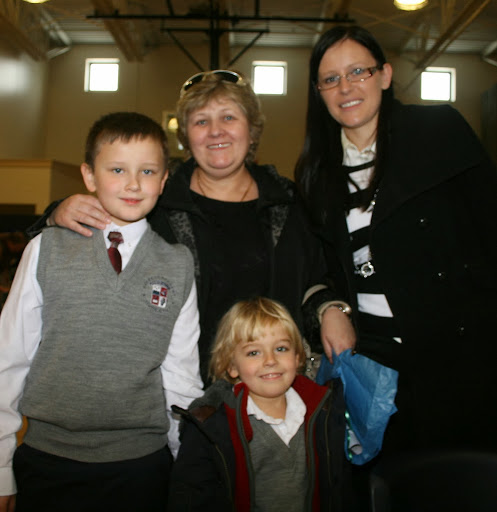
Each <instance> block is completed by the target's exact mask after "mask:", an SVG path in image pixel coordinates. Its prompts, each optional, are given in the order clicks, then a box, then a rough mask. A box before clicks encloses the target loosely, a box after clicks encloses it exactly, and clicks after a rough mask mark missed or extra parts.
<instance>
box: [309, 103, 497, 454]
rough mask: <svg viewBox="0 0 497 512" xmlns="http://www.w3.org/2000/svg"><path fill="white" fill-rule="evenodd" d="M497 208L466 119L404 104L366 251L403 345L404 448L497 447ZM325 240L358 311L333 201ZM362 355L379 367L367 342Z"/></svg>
mask: <svg viewBox="0 0 497 512" xmlns="http://www.w3.org/2000/svg"><path fill="white" fill-rule="evenodd" d="M311 197H312V194H311ZM496 202H497V172H496V169H495V166H494V165H493V163H492V162H491V161H490V160H489V157H488V156H487V154H486V153H485V151H484V150H483V148H482V146H481V144H480V143H479V141H478V139H477V138H476V136H475V134H474V133H473V131H472V130H471V129H470V127H469V126H468V124H467V123H466V121H465V120H464V119H463V118H462V116H461V115H460V114H459V113H458V112H457V111H455V110H454V109H452V108H451V107H448V106H438V107H423V106H403V105H400V104H396V105H395V108H394V111H393V114H392V118H391V126H390V140H389V152H388V157H387V159H386V162H385V174H384V177H383V179H382V181H381V183H380V186H379V191H378V194H377V197H376V205H375V208H374V212H373V216H372V220H371V228H370V241H369V242H370V247H371V253H372V257H373V261H374V264H375V270H376V272H377V274H378V278H379V280H380V282H381V285H382V289H383V292H384V294H385V295H386V297H387V299H388V302H389V305H390V307H391V310H392V312H393V315H394V317H395V320H396V324H397V326H398V328H399V330H400V336H401V337H402V341H403V343H402V346H401V361H400V365H399V370H400V381H399V396H398V406H399V414H398V415H397V419H395V420H394V422H395V421H397V424H398V425H400V424H402V427H400V428H401V436H403V437H402V440H401V441H400V442H401V443H402V446H404V447H409V446H410V445H412V446H422V447H431V446H438V447H440V446H445V445H447V446H454V445H456V446H468V447H480V446H483V447H486V448H493V449H495V448H497V436H495V432H496V431H497V413H496V410H497V408H496V407H495V404H496V403H497V372H496V371H495V370H494V366H495V362H496V360H497V358H496V356H497V339H496V338H497V334H496V333H495V328H494V327H493V318H492V317H493V315H495V312H496V311H497V273H496V272H495V271H494V262H495V258H494V255H495V254H496V249H497V214H496V210H495V204H496ZM319 234H320V236H321V238H322V239H323V240H324V241H325V252H326V256H327V260H328V267H329V271H330V273H331V275H332V277H333V280H334V282H335V284H336V287H337V293H338V294H339V295H341V296H342V297H343V298H344V299H345V300H347V301H349V302H350V304H351V305H352V306H353V308H354V310H357V297H356V292H355V290H354V288H353V283H354V280H353V271H354V268H353V261H352V255H351V249H350V243H349V235H348V231H347V226H346V221H345V212H344V210H343V209H342V208H341V203H340V202H339V201H337V199H336V198H334V197H333V194H332V195H331V197H330V201H329V211H328V215H327V221H326V224H325V225H322V226H321V227H320V228H319ZM358 350H359V351H363V352H366V353H368V355H372V357H375V354H374V353H371V352H370V351H369V350H370V349H369V348H368V349H367V350H366V348H365V347H363V345H361V339H360V333H359V342H358ZM383 362H385V361H383ZM386 362H387V363H388V361H386ZM490 404H492V405H490ZM394 418H395V416H394ZM387 441H388V431H387Z"/></svg>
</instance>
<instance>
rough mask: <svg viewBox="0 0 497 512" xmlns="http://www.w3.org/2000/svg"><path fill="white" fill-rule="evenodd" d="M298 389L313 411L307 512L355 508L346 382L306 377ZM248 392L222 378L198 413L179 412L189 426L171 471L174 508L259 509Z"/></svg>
mask: <svg viewBox="0 0 497 512" xmlns="http://www.w3.org/2000/svg"><path fill="white" fill-rule="evenodd" d="M293 387H294V389H295V390H296V391H297V392H298V393H299V395H300V396H301V397H302V399H303V400H304V402H305V403H306V406H307V413H306V417H305V425H306V447H307V468H308V475H309V488H308V491H307V495H306V496H307V499H306V503H307V505H306V509H305V510H306V511H325V510H326V511H333V512H340V511H343V512H345V511H349V510H351V509H350V507H349V506H348V504H349V503H350V502H351V500H352V499H353V496H352V493H351V492H350V488H349V473H350V463H349V462H348V461H347V459H346V456H345V450H344V439H345V405H344V400H343V389H342V384H341V382H340V381H339V380H336V381H332V385H331V386H330V388H326V387H323V386H318V385H317V384H315V383H314V382H312V381H311V380H309V379H307V378H306V377H302V376H298V377H297V378H296V379H295V382H294V384H293ZM247 391H248V390H247V388H246V387H245V385H243V384H238V385H237V386H235V389H234V391H233V390H232V385H231V384H230V383H228V382H226V381H217V382H215V383H214V384H213V385H212V386H211V387H210V388H209V389H208V390H207V393H206V395H204V397H202V398H200V399H198V400H196V401H195V402H194V403H193V404H192V405H191V408H190V411H191V412H190V413H187V412H186V411H183V410H181V409H178V408H176V411H179V412H180V413H181V414H182V415H183V416H184V417H185V418H186V425H185V428H184V431H183V434H182V438H181V448H180V452H179V454H178V458H177V460H176V462H175V463H174V466H173V470H172V474H171V486H170V497H169V501H168V510H171V511H176V510H177V511H178V512H179V511H181V512H188V511H202V512H204V511H213V512H214V511H216V512H221V511H236V512H248V511H250V510H254V492H255V491H254V478H255V477H254V475H253V473H252V469H251V463H250V449H249V443H250V440H251V438H252V429H251V427H250V422H249V421H248V416H247V413H246V410H247V396H248V392H247ZM275 499H277V494H276V497H275ZM276 509H277V507H276ZM302 512H305V511H302Z"/></svg>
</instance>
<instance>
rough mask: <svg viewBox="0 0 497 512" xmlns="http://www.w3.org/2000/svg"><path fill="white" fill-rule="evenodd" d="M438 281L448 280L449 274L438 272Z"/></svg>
mask: <svg viewBox="0 0 497 512" xmlns="http://www.w3.org/2000/svg"><path fill="white" fill-rule="evenodd" d="M437 279H438V280H439V281H445V280H446V279H447V272H437Z"/></svg>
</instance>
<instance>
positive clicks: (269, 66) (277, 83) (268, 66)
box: [252, 61, 286, 95]
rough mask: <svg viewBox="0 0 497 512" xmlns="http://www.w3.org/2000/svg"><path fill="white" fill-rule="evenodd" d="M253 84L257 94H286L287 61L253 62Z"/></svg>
mask: <svg viewBox="0 0 497 512" xmlns="http://www.w3.org/2000/svg"><path fill="white" fill-rule="evenodd" d="M252 85H253V87H254V92H255V93H256V94H275V95H278V94H279V95H284V94H286V62H275V61H254V62H252Z"/></svg>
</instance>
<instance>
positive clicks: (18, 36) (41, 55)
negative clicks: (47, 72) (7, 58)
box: [0, 0, 46, 60]
mask: <svg viewBox="0 0 497 512" xmlns="http://www.w3.org/2000/svg"><path fill="white" fill-rule="evenodd" d="M21 4H22V2H21V1H20V0H3V1H2V2H0V34H1V37H2V38H3V39H5V41H6V42H7V43H9V44H11V45H12V46H14V47H15V48H17V49H18V50H21V51H23V52H26V53H27V54H28V55H29V56H30V57H31V58H32V59H34V60H45V58H46V57H45V51H44V50H45V49H44V48H40V45H39V44H35V43H34V42H33V41H31V39H30V38H29V37H28V35H27V34H26V32H25V31H24V30H23V29H22V28H21V22H20V20H21V18H22V16H21V14H22V13H21Z"/></svg>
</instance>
